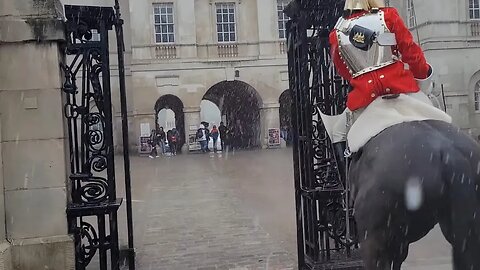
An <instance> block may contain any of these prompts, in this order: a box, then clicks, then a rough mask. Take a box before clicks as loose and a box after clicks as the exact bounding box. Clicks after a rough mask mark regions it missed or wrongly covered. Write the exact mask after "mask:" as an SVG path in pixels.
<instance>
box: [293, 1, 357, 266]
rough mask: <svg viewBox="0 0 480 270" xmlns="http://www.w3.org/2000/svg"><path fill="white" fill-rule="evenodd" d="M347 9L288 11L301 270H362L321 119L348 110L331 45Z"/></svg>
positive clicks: (299, 6) (309, 6) (324, 6)
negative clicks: (340, 19)
mask: <svg viewBox="0 0 480 270" xmlns="http://www.w3.org/2000/svg"><path fill="white" fill-rule="evenodd" d="M343 5H344V2H343V1H338V0H296V1H293V2H292V3H291V4H290V5H289V6H288V7H287V8H286V10H285V12H286V13H287V15H288V16H289V17H290V18H291V20H290V21H289V23H288V25H287V33H288V39H287V46H288V68H289V80H290V91H291V95H292V99H293V108H292V124H293V130H294V132H293V133H294V138H293V141H294V170H295V174H294V175H295V192H296V209H297V210H296V211H297V241H298V260H299V269H300V270H304V269H357V268H358V269H361V268H360V267H361V261H360V260H359V259H358V255H357V253H358V252H357V251H356V250H355V248H356V241H355V223H354V219H353V211H352V210H351V209H352V203H351V202H350V200H349V198H348V192H349V189H348V185H346V180H345V179H344V177H342V176H341V175H342V174H341V173H340V171H339V162H337V159H336V158H335V155H334V153H333V147H332V143H331V141H330V139H329V138H328V135H327V132H326V130H325V127H324V126H323V123H322V120H321V118H320V112H322V113H324V114H327V115H336V114H339V113H341V112H342V111H343V110H344V109H345V104H346V102H345V101H346V95H347V92H348V88H349V86H348V83H347V82H346V81H344V80H342V79H341V78H340V77H339V76H338V75H337V74H336V72H335V69H334V66H333V64H332V61H331V59H330V50H329V49H330V48H329V42H328V35H329V33H330V31H331V29H332V28H333V26H334V25H335V23H336V21H337V19H338V18H339V17H340V16H341V14H342V12H343Z"/></svg>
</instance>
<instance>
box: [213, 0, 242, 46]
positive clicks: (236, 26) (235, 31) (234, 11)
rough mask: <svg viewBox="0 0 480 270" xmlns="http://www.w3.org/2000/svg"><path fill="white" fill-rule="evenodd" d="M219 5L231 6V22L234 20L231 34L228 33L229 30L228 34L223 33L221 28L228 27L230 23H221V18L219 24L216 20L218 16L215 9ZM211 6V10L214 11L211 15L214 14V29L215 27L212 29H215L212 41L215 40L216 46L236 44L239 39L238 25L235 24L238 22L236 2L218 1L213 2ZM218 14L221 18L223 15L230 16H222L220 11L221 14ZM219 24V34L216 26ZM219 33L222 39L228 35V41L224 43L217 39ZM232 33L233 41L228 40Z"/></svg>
mask: <svg viewBox="0 0 480 270" xmlns="http://www.w3.org/2000/svg"><path fill="white" fill-rule="evenodd" d="M221 5H233V20H234V21H233V25H234V28H235V29H234V31H233V32H230V30H229V32H224V31H223V26H224V25H225V24H227V25H230V24H232V22H230V21H228V22H224V21H223V18H222V22H221V23H219V22H218V20H217V19H218V18H217V17H218V15H219V14H218V13H217V9H218V8H217V7H218V6H221ZM212 6H213V9H214V12H213V13H214V16H213V21H214V27H215V28H214V29H215V31H214V32H215V35H214V40H216V43H218V44H232V43H238V39H239V38H238V23H237V22H238V16H237V6H238V4H237V2H236V1H219V2H215V3H214V4H213V5H212ZM222 9H223V8H222ZM220 14H221V15H222V16H223V15H230V13H229V12H228V13H227V14H224V13H223V11H222V13H220ZM219 24H222V32H219V31H218V26H219ZM220 33H221V34H222V35H223V37H225V34H227V33H228V35H229V41H225V40H223V41H220V40H219V38H218V37H219V34H220ZM232 33H233V34H234V35H235V40H233V41H232V40H231V39H230V35H231V34H232Z"/></svg>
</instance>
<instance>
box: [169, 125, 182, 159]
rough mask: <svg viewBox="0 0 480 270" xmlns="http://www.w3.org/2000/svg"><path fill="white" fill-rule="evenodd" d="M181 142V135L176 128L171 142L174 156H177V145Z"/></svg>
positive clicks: (173, 130)
mask: <svg viewBox="0 0 480 270" xmlns="http://www.w3.org/2000/svg"><path fill="white" fill-rule="evenodd" d="M179 140H180V133H179V132H178V131H177V129H176V128H173V129H172V137H171V141H172V146H171V152H172V155H174V156H176V155H177V145H178V141H179Z"/></svg>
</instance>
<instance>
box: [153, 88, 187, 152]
mask: <svg viewBox="0 0 480 270" xmlns="http://www.w3.org/2000/svg"><path fill="white" fill-rule="evenodd" d="M163 109H166V110H168V109H170V110H172V111H173V112H174V113H175V128H176V129H177V130H178V132H179V133H180V141H179V142H178V150H179V151H180V149H181V148H182V146H183V145H184V144H185V115H184V113H183V102H182V101H181V100H180V98H178V97H177V96H174V95H164V96H161V97H160V98H159V99H158V100H157V102H156V103H155V125H156V129H159V128H160V126H159V125H158V115H159V113H160V111H161V110H163ZM164 128H165V132H167V131H168V127H164Z"/></svg>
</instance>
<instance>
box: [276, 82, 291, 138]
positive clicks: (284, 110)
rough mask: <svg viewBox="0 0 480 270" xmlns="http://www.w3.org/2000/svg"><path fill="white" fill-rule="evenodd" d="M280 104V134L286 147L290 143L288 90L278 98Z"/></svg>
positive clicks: (289, 96) (289, 95)
mask: <svg viewBox="0 0 480 270" xmlns="http://www.w3.org/2000/svg"><path fill="white" fill-rule="evenodd" d="M278 103H279V104H280V108H279V113H280V130H281V131H280V133H281V136H282V138H283V139H284V140H285V141H286V143H287V145H290V142H291V138H292V137H291V131H292V103H293V100H292V95H291V93H290V90H285V91H283V93H282V94H281V95H280V97H279V98H278Z"/></svg>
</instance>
